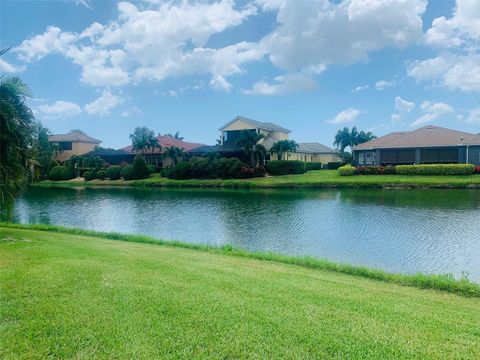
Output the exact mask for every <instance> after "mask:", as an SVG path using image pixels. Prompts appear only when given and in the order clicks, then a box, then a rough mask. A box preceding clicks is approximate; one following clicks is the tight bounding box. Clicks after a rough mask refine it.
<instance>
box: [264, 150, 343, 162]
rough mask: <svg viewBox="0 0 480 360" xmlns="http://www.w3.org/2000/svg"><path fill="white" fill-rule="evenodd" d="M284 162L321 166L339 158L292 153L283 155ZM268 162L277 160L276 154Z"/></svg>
mask: <svg viewBox="0 0 480 360" xmlns="http://www.w3.org/2000/svg"><path fill="white" fill-rule="evenodd" d="M284 157H285V158H286V159H285V160H299V161H305V162H321V163H322V164H327V163H329V162H335V161H339V160H340V158H339V157H338V155H337V154H312V153H302V152H294V153H288V154H284ZM270 160H279V158H278V154H277V153H272V155H271V156H270Z"/></svg>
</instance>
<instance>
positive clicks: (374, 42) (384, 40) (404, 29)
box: [260, 0, 426, 71]
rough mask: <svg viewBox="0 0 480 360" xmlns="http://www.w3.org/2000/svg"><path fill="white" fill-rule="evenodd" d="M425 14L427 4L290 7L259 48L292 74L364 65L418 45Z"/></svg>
mask: <svg viewBox="0 0 480 360" xmlns="http://www.w3.org/2000/svg"><path fill="white" fill-rule="evenodd" d="M425 8H426V1H424V0H351V1H343V2H341V3H339V4H335V3H333V2H330V1H328V0H321V1H287V2H286V3H285V4H284V5H283V6H282V7H280V9H279V12H278V15H277V22H278V23H279V24H280V25H279V26H278V27H277V28H276V29H275V30H274V31H273V32H272V33H271V34H270V35H268V36H267V37H266V38H265V39H263V40H262V41H261V42H260V46H261V47H262V48H264V49H265V51H266V52H268V53H269V54H270V60H271V62H272V63H273V64H274V65H276V66H278V67H280V68H282V69H287V70H290V71H297V70H299V69H304V68H306V67H310V66H318V65H323V66H325V65H329V64H351V63H355V62H359V61H365V60H367V58H368V53H369V52H370V51H374V50H379V49H382V48H385V47H395V48H403V47H405V46H407V45H409V44H411V43H415V42H417V41H420V40H421V38H422V18H421V16H422V14H423V13H424V11H425Z"/></svg>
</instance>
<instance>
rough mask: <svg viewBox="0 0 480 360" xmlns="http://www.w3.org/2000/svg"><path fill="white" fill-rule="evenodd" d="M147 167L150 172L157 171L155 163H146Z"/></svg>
mask: <svg viewBox="0 0 480 360" xmlns="http://www.w3.org/2000/svg"><path fill="white" fill-rule="evenodd" d="M147 168H148V172H149V173H150V174H154V173H156V172H157V167H156V166H155V165H147Z"/></svg>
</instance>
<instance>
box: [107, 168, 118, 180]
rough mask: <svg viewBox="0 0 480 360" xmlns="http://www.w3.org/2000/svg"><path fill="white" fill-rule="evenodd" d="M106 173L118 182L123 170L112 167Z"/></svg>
mask: <svg viewBox="0 0 480 360" xmlns="http://www.w3.org/2000/svg"><path fill="white" fill-rule="evenodd" d="M105 171H106V174H107V177H108V178H109V179H110V180H118V179H120V172H121V171H122V168H121V167H120V166H118V165H112V166H109V167H108V168H107V170H105Z"/></svg>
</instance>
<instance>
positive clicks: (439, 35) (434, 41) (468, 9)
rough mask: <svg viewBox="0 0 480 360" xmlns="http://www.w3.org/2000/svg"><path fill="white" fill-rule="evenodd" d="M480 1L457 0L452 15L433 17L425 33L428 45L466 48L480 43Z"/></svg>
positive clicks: (475, 46) (474, 46)
mask: <svg viewBox="0 0 480 360" xmlns="http://www.w3.org/2000/svg"><path fill="white" fill-rule="evenodd" d="M479 19H480V2H479V1H478V0H457V2H456V7H455V11H454V12H453V15H452V17H450V18H448V19H447V18H445V17H444V16H441V17H438V18H435V19H434V20H433V22H432V26H431V27H430V28H429V29H428V30H427V32H426V33H425V42H426V43H427V44H429V45H433V46H438V47H443V48H456V47H465V48H467V49H472V48H477V49H478V45H480V20H479Z"/></svg>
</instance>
